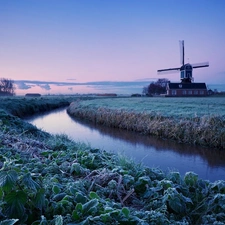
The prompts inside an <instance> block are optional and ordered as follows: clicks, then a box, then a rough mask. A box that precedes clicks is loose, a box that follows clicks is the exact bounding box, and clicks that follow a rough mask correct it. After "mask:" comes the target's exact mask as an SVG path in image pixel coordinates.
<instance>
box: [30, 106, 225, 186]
mask: <svg viewBox="0 0 225 225" xmlns="http://www.w3.org/2000/svg"><path fill="white" fill-rule="evenodd" d="M26 121H27V122H29V123H31V124H33V125H35V126H37V127H38V128H40V129H42V130H44V131H47V132H49V133H52V134H66V135H68V136H69V137H70V138H71V139H73V140H74V141H76V142H82V143H83V142H84V143H86V144H89V145H90V146H91V147H92V148H99V149H103V150H106V151H108V152H113V153H118V154H121V155H124V156H125V157H129V158H131V159H132V160H133V161H135V162H136V163H142V164H143V165H145V166H149V167H158V168H160V169H162V170H163V171H166V172H167V171H179V172H180V174H181V175H182V176H183V175H184V174H185V173H186V172H188V171H193V172H194V173H197V174H198V176H199V178H201V179H204V180H210V181H212V182H213V181H215V180H225V152H224V151H217V150H213V149H207V148H203V147H196V146H189V145H183V144H177V143H175V142H173V141H168V140H162V139H159V138H156V137H151V136H145V135H140V134H137V133H134V132H129V131H124V130H119V129H116V128H108V127H104V126H100V125H95V124H90V123H87V122H84V121H80V120H76V119H74V118H71V117H70V116H69V115H68V114H67V112H66V109H65V108H64V109H58V110H54V111H51V112H48V113H45V114H41V115H36V116H33V117H29V118H27V119H26Z"/></svg>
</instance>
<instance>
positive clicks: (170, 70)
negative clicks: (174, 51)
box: [157, 67, 180, 75]
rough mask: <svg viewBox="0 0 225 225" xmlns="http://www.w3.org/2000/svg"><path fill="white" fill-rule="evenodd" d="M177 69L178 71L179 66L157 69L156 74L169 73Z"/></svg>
mask: <svg viewBox="0 0 225 225" xmlns="http://www.w3.org/2000/svg"><path fill="white" fill-rule="evenodd" d="M178 71H180V67H179V68H169V69H162V70H157V74H158V75H163V74H169V73H176V72H178Z"/></svg>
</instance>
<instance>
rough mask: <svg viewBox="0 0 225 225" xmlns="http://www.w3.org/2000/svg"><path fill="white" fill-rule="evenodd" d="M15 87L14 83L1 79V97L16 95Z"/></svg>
mask: <svg viewBox="0 0 225 225" xmlns="http://www.w3.org/2000/svg"><path fill="white" fill-rule="evenodd" d="M14 94H15V86H14V81H13V80H11V79H7V78H1V79H0V95H14Z"/></svg>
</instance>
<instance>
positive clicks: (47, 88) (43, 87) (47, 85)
mask: <svg viewBox="0 0 225 225" xmlns="http://www.w3.org/2000/svg"><path fill="white" fill-rule="evenodd" d="M37 86H39V87H40V88H42V89H44V90H46V91H49V90H51V87H50V85H49V84H37Z"/></svg>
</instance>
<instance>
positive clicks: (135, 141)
mask: <svg viewBox="0 0 225 225" xmlns="http://www.w3.org/2000/svg"><path fill="white" fill-rule="evenodd" d="M71 120H73V121H74V122H75V123H79V124H81V125H83V126H86V127H89V128H90V129H93V130H97V131H98V132H99V133H100V134H101V135H103V136H104V135H108V136H110V137H111V138H114V139H118V140H122V141H125V142H127V143H130V144H132V145H134V146H137V145H143V146H145V147H153V148H154V149H155V150H157V151H163V152H165V151H174V152H175V153H176V154H179V155H180V156H184V157H185V156H192V155H195V156H198V155H199V156H200V157H202V158H203V159H205V160H207V163H208V164H209V165H210V166H211V167H218V166H224V167H225V153H224V151H219V150H215V149H209V148H203V147H199V146H192V145H185V144H179V143H176V142H174V141H171V140H163V139H161V138H157V137H154V136H149V135H141V134H138V133H135V132H131V131H124V130H120V129H116V128H109V127H105V126H101V125H97V124H93V123H88V122H86V121H83V120H79V119H74V118H72V117H71Z"/></svg>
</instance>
